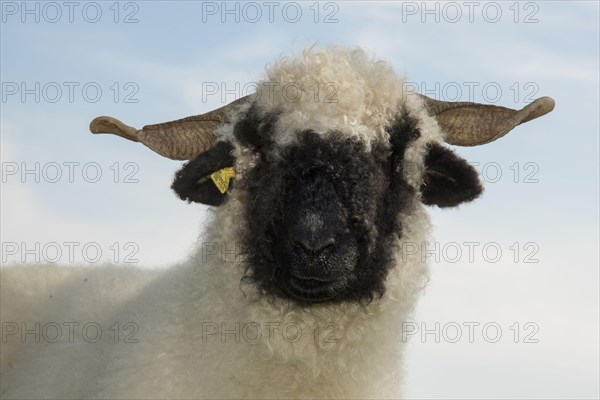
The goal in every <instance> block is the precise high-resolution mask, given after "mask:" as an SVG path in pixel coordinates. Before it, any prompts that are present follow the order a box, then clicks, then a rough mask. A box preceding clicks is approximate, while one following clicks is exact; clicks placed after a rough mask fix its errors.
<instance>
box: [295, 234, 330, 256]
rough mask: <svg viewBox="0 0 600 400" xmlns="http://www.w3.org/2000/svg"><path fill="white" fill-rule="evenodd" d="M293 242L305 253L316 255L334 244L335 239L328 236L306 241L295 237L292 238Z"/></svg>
mask: <svg viewBox="0 0 600 400" xmlns="http://www.w3.org/2000/svg"><path fill="white" fill-rule="evenodd" d="M294 243H296V245H297V246H298V247H300V248H301V249H302V250H303V251H304V252H305V253H306V254H309V255H312V256H318V255H320V254H321V253H322V252H323V251H325V250H326V249H329V248H332V247H333V246H335V239H334V238H328V239H325V240H319V241H307V240H302V239H296V240H294Z"/></svg>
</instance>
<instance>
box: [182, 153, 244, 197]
mask: <svg viewBox="0 0 600 400" xmlns="http://www.w3.org/2000/svg"><path fill="white" fill-rule="evenodd" d="M232 150H233V146H232V145H231V144H230V143H229V142H218V143H216V144H215V145H214V146H213V147H212V149H210V150H209V151H207V152H205V153H202V154H200V155H198V156H197V157H196V158H194V159H193V160H191V161H189V162H188V163H186V164H184V166H183V167H182V168H181V169H180V170H179V171H177V173H176V174H175V180H174V181H173V184H172V185H171V189H173V190H174V191H175V193H177V195H178V196H179V198H180V199H181V200H187V201H188V202H191V201H193V202H196V203H203V204H208V205H211V206H218V205H220V204H221V203H223V201H224V200H225V197H226V195H227V194H226V193H225V194H221V192H219V190H218V189H217V187H216V186H215V184H214V183H213V182H212V180H211V179H210V174H212V173H213V172H215V171H218V170H220V169H223V168H225V167H231V166H232V165H233V164H234V161H235V159H234V157H233V156H232V155H231V151H232Z"/></svg>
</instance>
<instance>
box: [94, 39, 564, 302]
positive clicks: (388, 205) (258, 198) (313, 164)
mask: <svg viewBox="0 0 600 400" xmlns="http://www.w3.org/2000/svg"><path fill="white" fill-rule="evenodd" d="M267 73H268V79H267V80H265V81H264V82H262V84H261V85H259V88H258V91H257V93H256V94H255V95H252V96H247V97H244V98H242V99H239V100H237V101H235V102H233V103H231V104H229V105H227V106H225V107H222V108H219V109H217V110H215V111H211V112H209V113H206V114H202V115H198V116H194V117H188V118H184V119H181V120H177V121H172V122H167V123H162V124H157V125H150V126H146V127H144V128H142V129H141V130H136V129H134V128H131V127H128V126H126V125H124V124H123V123H121V122H120V121H118V120H115V119H113V118H110V117H99V118H96V119H95V120H94V121H92V124H91V127H90V128H91V130H92V132H94V133H104V132H108V133H113V134H117V135H119V136H122V137H125V138H127V139H130V140H135V141H139V142H142V143H143V144H145V145H146V146H148V147H150V148H151V149H152V150H154V151H156V152H157V153H159V154H161V155H163V156H165V157H168V158H171V159H176V160H190V161H189V162H188V163H186V164H185V165H184V166H183V168H182V169H181V170H180V171H178V172H177V174H176V176H175V180H174V182H173V185H172V188H173V189H174V191H175V192H176V193H177V194H178V195H179V196H180V198H181V199H183V200H188V201H193V202H199V203H204V204H209V205H214V206H217V205H221V204H222V203H224V202H226V201H227V199H228V196H239V199H241V201H240V204H241V205H242V208H243V213H242V215H243V218H242V220H241V221H238V222H239V224H240V230H239V232H240V235H239V240H240V241H241V242H242V244H243V248H244V249H245V251H246V252H247V255H248V257H247V262H248V275H247V277H248V278H249V280H250V281H251V282H253V283H254V284H255V286H256V287H257V288H258V289H259V290H260V291H261V292H262V293H263V294H265V295H267V296H271V297H275V298H283V299H291V300H293V301H295V302H297V303H301V304H311V303H322V302H345V301H365V300H367V301H369V300H372V299H373V298H374V297H375V296H381V295H383V294H384V292H385V278H386V276H387V274H388V272H389V270H390V268H394V266H395V261H394V260H395V258H394V251H395V250H394V249H396V248H397V241H398V240H402V232H403V228H404V226H403V225H404V224H405V223H406V221H405V219H404V217H403V216H405V215H409V214H410V213H411V212H412V210H414V208H415V207H418V206H419V205H420V204H425V205H435V206H439V207H454V206H457V205H459V204H461V203H464V202H469V201H472V200H474V199H475V198H477V197H478V196H479V195H480V193H481V192H482V186H481V184H480V181H479V177H478V174H477V172H476V171H475V170H474V169H473V168H472V167H471V166H470V165H469V164H468V163H467V162H466V161H465V160H464V159H462V158H460V157H458V156H457V155H456V154H455V153H454V152H453V151H452V150H450V149H449V148H448V147H446V146H445V145H444V144H443V142H444V141H445V142H446V143H448V144H453V145H459V146H478V145H482V144H486V143H490V142H492V141H494V140H497V139H498V138H500V137H502V136H504V135H506V134H507V133H508V132H509V131H511V130H512V129H513V128H515V127H516V126H517V125H519V124H521V123H523V122H527V121H530V120H532V119H534V118H537V117H539V116H542V115H544V114H546V113H548V112H550V111H551V110H552V109H553V108H554V101H553V100H552V99H551V98H549V97H543V98H540V99H538V100H536V101H534V102H533V103H531V104H529V105H527V106H526V107H524V108H523V109H522V110H513V109H510V108H504V107H499V106H494V105H483V104H477V103H470V102H444V101H438V100H433V99H430V98H428V97H425V96H421V95H418V94H411V93H405V92H404V91H403V86H402V83H403V80H402V79H401V78H398V77H396V75H395V74H394V73H393V71H392V70H391V68H390V67H389V66H387V64H385V63H381V62H375V61H372V60H369V59H367V57H366V56H365V55H364V53H363V52H362V51H357V50H355V51H339V50H336V51H333V52H329V53H328V52H322V53H317V52H312V51H311V50H309V51H307V52H305V54H304V57H303V58H301V59H298V60H288V59H282V60H280V61H279V62H278V63H276V64H275V65H274V66H272V67H271V69H270V70H268V71H267ZM290 79H291V80H292V81H294V82H296V83H297V84H298V85H299V86H298V87H300V88H301V90H300V93H301V94H302V93H304V95H307V96H305V97H309V99H304V100H301V99H300V100H298V99H296V98H294V100H293V101H292V100H290V98H289V97H287V98H286V96H285V93H284V91H283V89H282V88H284V87H285V83H286V82H289V81H290ZM273 82H276V83H279V84H280V85H279V89H277V88H276V89H275V91H273ZM310 82H314V83H316V85H317V86H318V85H322V86H326V85H328V84H331V83H332V82H333V83H334V84H337V85H338V86H337V87H338V88H339V93H338V97H337V98H336V100H337V101H335V102H332V103H327V104H317V102H316V101H314V98H310V97H311V96H310V95H309V94H308V89H307V87H308V84H309V83H310ZM230 167H233V168H234V170H231V169H228V168H230ZM215 174H216V175H217V176H216V177H215ZM228 174H229V175H228ZM233 175H234V176H235V177H234V180H233V184H232V185H228V184H229V178H230V177H231V176H233ZM211 176H212V178H211Z"/></svg>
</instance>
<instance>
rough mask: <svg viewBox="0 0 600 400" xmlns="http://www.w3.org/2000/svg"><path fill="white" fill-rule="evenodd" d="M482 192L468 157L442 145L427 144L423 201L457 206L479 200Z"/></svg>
mask: <svg viewBox="0 0 600 400" xmlns="http://www.w3.org/2000/svg"><path fill="white" fill-rule="evenodd" d="M482 191H483V187H482V186H481V182H480V181H479V175H478V174H477V171H475V168H473V167H472V166H471V165H469V163H467V161H466V160H464V159H462V158H460V157H458V156H457V155H456V154H455V153H454V152H453V151H452V150H450V149H448V148H446V147H444V146H442V145H440V144H437V143H430V144H429V145H428V151H427V155H426V156H425V171H424V173H423V183H422V185H421V195H422V197H421V200H422V202H423V203H424V204H426V205H436V206H438V207H455V206H457V205H459V204H460V203H464V202H468V201H472V200H474V199H476V198H477V197H479V195H480V194H481V192H482Z"/></svg>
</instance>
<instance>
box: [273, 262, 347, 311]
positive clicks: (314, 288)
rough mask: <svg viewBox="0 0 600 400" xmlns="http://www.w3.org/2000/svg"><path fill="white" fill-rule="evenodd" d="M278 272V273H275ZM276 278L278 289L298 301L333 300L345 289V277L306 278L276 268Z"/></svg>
mask: <svg viewBox="0 0 600 400" xmlns="http://www.w3.org/2000/svg"><path fill="white" fill-rule="evenodd" d="M277 272H279V273H277ZM276 277H277V278H279V279H276V280H277V281H278V282H279V284H278V286H279V287H280V289H281V290H282V291H283V292H284V293H285V295H286V296H287V297H289V298H291V299H292V300H295V301H298V302H300V303H324V302H328V301H333V300H335V299H336V298H337V297H339V295H340V294H341V293H342V292H343V290H345V288H346V279H344V278H337V279H320V278H308V277H301V276H297V275H294V274H291V273H289V272H287V271H283V270H281V269H279V268H278V269H277V271H276Z"/></svg>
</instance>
